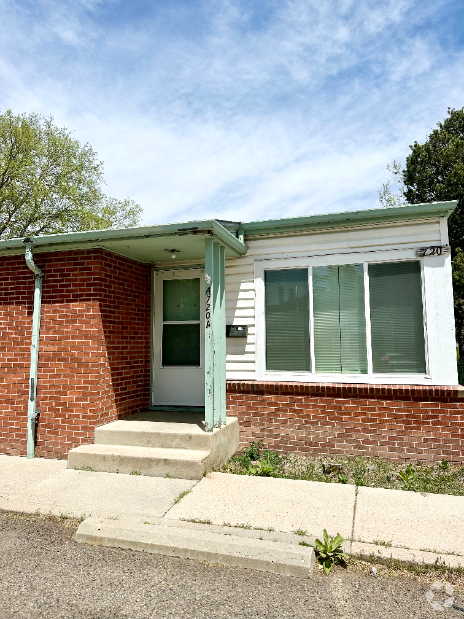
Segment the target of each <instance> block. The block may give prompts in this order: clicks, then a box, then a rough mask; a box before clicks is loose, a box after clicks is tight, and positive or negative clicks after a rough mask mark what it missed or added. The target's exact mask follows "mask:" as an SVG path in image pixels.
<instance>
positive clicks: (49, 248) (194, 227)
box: [0, 219, 247, 264]
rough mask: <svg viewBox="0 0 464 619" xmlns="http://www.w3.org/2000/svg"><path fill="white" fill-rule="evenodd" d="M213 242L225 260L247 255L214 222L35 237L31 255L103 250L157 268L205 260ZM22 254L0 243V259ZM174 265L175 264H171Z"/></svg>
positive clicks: (13, 243) (17, 242) (14, 245)
mask: <svg viewBox="0 0 464 619" xmlns="http://www.w3.org/2000/svg"><path fill="white" fill-rule="evenodd" d="M208 238H209V239H214V240H216V241H217V242H218V243H220V245H221V246H223V247H224V252H225V257H226V258H236V257H238V256H242V255H243V254H245V253H246V251H247V248H246V245H245V244H244V243H243V242H242V241H241V240H239V238H237V236H235V235H234V234H233V233H232V232H230V231H229V230H227V229H226V228H225V227H224V226H222V225H221V224H220V223H219V222H218V221H216V220H215V219H212V220H205V221H190V222H185V223H180V224H163V225H159V226H140V227H136V228H122V229H117V230H92V231H89V232H72V233H65V234H50V235H46V236H37V237H34V239H33V241H34V252H35V253H37V254H38V253H44V252H59V251H60V252H63V251H71V250H79V249H95V248H99V249H106V250H107V251H111V252H113V253H116V254H119V255H121V256H126V257H127V258H132V259H133V260H137V261H139V262H143V263H148V264H159V263H165V262H169V260H171V257H170V252H169V250H172V249H175V250H177V252H176V262H183V263H184V262H190V261H200V262H203V261H204V260H205V239H208ZM22 253H24V243H23V239H22V238H21V239H8V240H5V241H0V256H12V255H17V254H22ZM172 262H174V261H172Z"/></svg>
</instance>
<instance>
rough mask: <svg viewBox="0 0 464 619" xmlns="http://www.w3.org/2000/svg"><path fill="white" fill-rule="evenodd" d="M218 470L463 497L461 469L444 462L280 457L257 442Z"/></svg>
mask: <svg viewBox="0 0 464 619" xmlns="http://www.w3.org/2000/svg"><path fill="white" fill-rule="evenodd" d="M221 470H222V471H223V472H225V473H235V474H237V475H256V476H262V477H280V478H285V479H302V480H307V481H319V482H325V483H331V484H337V483H338V484H353V485H355V486H369V487H371V488H388V489H394V490H411V491H414V492H421V493H424V494H428V493H433V494H451V495H455V496H464V466H462V465H460V464H454V463H450V462H448V461H447V460H442V461H441V462H436V463H423V462H417V463H409V464H405V463H401V462H391V461H389V460H383V459H380V458H369V457H365V456H333V457H332V456H318V457H315V456H306V455H302V454H293V453H292V454H282V453H277V452H274V451H270V450H267V449H264V448H263V444H262V441H259V442H258V443H254V444H252V445H251V446H249V447H247V448H246V449H245V450H244V451H242V452H241V453H238V454H237V455H235V456H234V457H233V458H231V459H230V460H229V461H228V462H226V464H224V465H223V467H222V469H221Z"/></svg>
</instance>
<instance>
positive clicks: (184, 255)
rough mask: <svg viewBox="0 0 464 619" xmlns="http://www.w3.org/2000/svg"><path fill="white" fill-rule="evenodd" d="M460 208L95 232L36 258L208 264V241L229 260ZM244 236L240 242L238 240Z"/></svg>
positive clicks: (56, 243) (10, 248)
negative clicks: (263, 240) (287, 238)
mask: <svg viewBox="0 0 464 619" xmlns="http://www.w3.org/2000/svg"><path fill="white" fill-rule="evenodd" d="M457 204H458V202H457V200H453V201H451V202H433V203H429V204H408V205H406V206H401V207H396V208H376V209H368V210H363V211H351V212H350V211H345V212H342V213H329V214H326V215H309V216H307V217H290V218H286V219H274V220H273V219H270V220H266V221H251V222H247V223H242V224H241V223H240V222H229V221H224V220H216V219H207V220H199V221H187V222H184V223H174V224H162V225H158V226H139V227H136V228H120V229H117V230H90V231H87V232H70V233H63V234H50V235H44V236H38V237H34V239H33V242H34V252H37V253H41V252H50V251H70V250H75V249H93V248H102V249H106V250H108V251H112V252H114V253H117V254H121V255H123V256H127V257H129V258H133V259H134V260H138V261H140V262H145V263H150V264H156V263H164V262H167V255H166V252H167V251H169V248H176V250H177V251H179V252H180V253H179V262H181V261H182V260H183V261H194V260H204V247H205V243H204V239H205V238H207V237H214V238H215V239H216V240H217V241H219V242H220V243H221V244H222V245H224V247H225V251H226V257H228V258H232V257H237V256H242V255H243V254H245V253H246V251H247V247H246V245H245V244H244V243H242V242H241V240H240V239H242V238H243V237H242V231H244V233H245V237H251V236H255V235H258V236H260V235H269V234H292V233H293V234H298V233H301V232H305V231H312V230H324V229H330V228H343V227H352V226H359V225H382V224H385V223H393V222H406V221H413V220H417V219H433V218H435V219H436V218H439V217H448V216H449V215H450V214H451V213H452V212H453V210H454V209H455V208H456V206H457ZM237 236H239V237H240V238H237ZM24 251H25V248H24V243H23V239H22V238H21V239H7V240H3V241H0V256H8V255H15V254H21V253H23V252H24Z"/></svg>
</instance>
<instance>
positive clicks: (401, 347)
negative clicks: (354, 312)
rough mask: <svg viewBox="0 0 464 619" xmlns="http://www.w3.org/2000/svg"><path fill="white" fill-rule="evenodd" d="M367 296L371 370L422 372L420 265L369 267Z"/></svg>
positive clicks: (404, 263)
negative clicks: (369, 319)
mask: <svg viewBox="0 0 464 619" xmlns="http://www.w3.org/2000/svg"><path fill="white" fill-rule="evenodd" d="M369 294H370V307H371V338H372V366H373V371H374V372H375V373H378V374H384V373H385V374H392V373H397V372H402V373H421V374H422V373H425V372H426V364H425V343H424V314H423V307H422V285H421V272H420V263H419V262H418V261H417V260H414V261H410V262H393V263H392V262H390V263H382V264H370V265H369Z"/></svg>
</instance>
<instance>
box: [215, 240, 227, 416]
mask: <svg viewBox="0 0 464 619" xmlns="http://www.w3.org/2000/svg"><path fill="white" fill-rule="evenodd" d="M225 280H226V258H225V247H224V245H220V247H219V295H218V296H219V342H220V345H219V348H218V352H219V359H217V360H216V366H217V371H218V381H219V395H218V402H217V407H218V410H219V425H220V426H221V425H225V424H226V281H225Z"/></svg>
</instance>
